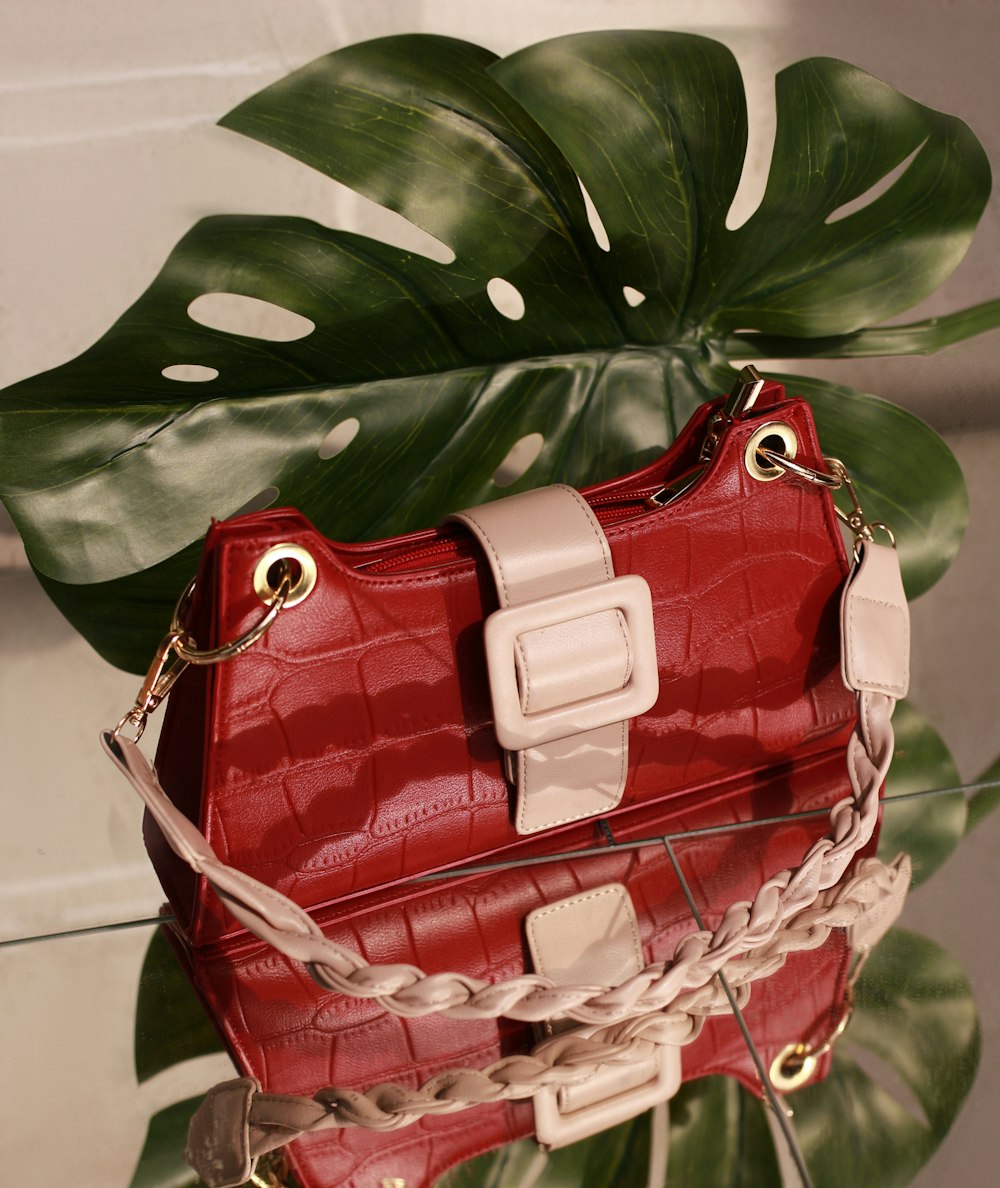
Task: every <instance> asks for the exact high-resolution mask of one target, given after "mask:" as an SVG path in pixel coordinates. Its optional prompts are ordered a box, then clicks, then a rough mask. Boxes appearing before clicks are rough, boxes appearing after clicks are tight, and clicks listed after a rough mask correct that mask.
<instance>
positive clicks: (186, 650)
mask: <svg viewBox="0 0 1000 1188" xmlns="http://www.w3.org/2000/svg"><path fill="white" fill-rule="evenodd" d="M194 588H195V579H194V578H192V579H191V581H190V582H189V583H188V585H187V589H185V591H184V593H183V594H182V595H181V596H180V598H179V599H178V601H177V606H176V607H175V609H174V617H173V622H172V623H171V625H170V630H171V633H172V634H173V633H176V635H177V638H176V640H175V641H174V643H173V650H174V652H175V653H176V654H177V655H178V656H180V658H181V659H182V660H186V661H187V663H188V664H218V663H219V662H220V661H222V660H231V659H232V658H233V657H234V656H238V655H239V654H240V653H241V652H245V651H246V650H247V648H251V647H253V645H254V644H255V643H256V642H257V640H259V639H260V638H261V636H262V635H264V633H265V632H266V631H267V629H268V628H269V627H270V626H271V624H272V623H273V622H274V620H275V619H276V618H277V617H278V614H279V612H280V611H281V610H283V609H284V607H285V606H287V604H288V595H289V593H290V592H291V589H292V573H291V569H290V568H289V567H288V566H287V565H286V566H285V570H284V572H283V574H282V578H281V581H280V582H279V584H278V589H277V591H275V592H273V594H272V598H273V601H272V602H271V605H270V606H269V607H268V610H267V613H266V614H265V615H264V616H263V617H262V618H261V619H260V620H259V622H257V623H255V624H254V625H253V627H251V628H250V630H249V631H245V632H244V633H243V634H242V635H241V636H240V637H239V638H238V639H234V640H232V641H231V642H230V643H225V644H221V645H220V646H219V647H217V648H199V647H198V644H197V642H196V641H195V639H194V637H193V636H192V635H190V634H189V633H188V631H187V628H186V627H185V626H184V624H183V621H182V620H183V616H184V611H185V610H186V609H187V606H188V603H189V602H190V601H191V595H192V594H193V593H194Z"/></svg>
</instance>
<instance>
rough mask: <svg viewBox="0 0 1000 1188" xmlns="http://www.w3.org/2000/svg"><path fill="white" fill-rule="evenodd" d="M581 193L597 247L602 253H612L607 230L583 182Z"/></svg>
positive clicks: (581, 183)
mask: <svg viewBox="0 0 1000 1188" xmlns="http://www.w3.org/2000/svg"><path fill="white" fill-rule="evenodd" d="M577 181H580V179H579V178H577ZM580 193H581V194H582V195H583V205H584V206H585V207H586V208H587V222H588V223H590V229H591V231H593V233H594V239H595V240H596V241H597V246H598V247H599V248H600V249H601V251H602V252H610V251H611V240H610V239H608V233H607V231H606V230H605V227H604V224H603V223H602V222H601V216H600V215H599V214H598V213H597V207H596V206H595V205H594V200H593V199H592V198H591V196H590V195H589V194H588V193H587V187H586V186H585V185H584V184H583V182H580Z"/></svg>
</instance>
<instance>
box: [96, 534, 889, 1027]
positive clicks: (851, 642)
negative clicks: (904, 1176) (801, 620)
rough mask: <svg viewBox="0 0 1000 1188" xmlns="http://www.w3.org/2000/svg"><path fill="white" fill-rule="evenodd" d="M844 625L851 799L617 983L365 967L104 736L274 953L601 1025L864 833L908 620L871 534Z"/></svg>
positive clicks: (659, 989) (882, 771) (827, 865)
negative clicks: (735, 897)
mask: <svg viewBox="0 0 1000 1188" xmlns="http://www.w3.org/2000/svg"><path fill="white" fill-rule="evenodd" d="M841 609H842V614H841V631H842V650H843V666H844V674H845V680H846V682H847V683H848V685H849V687H851V688H853V689H854V690H855V691H856V692H857V697H858V722H857V726H856V727H855V730H854V733H853V734H852V736H851V738H850V740H849V743H848V749H847V770H848V777H849V780H850V784H851V788H852V791H853V796H852V797H850V798H846V799H844V800H841V801H840V802H838V803H837V804H836V805H834V807H833V809H832V810H831V812H830V826H829V830H828V833H827V835H826V836H825V837H823V838H821V839H820V840H819V841H818V842H816V843H815V844H814V845H813V846H812V847H811V848H810V849H809V850H808V852H807V853H806V855H805V857H804V859H803V861H802V863H801V864H800V865H799V866H798V867H797V868H796V869H794V870H791V869H789V870H783V871H781V872H780V873H779V874H777V875H774V876H773V877H771V878H769V879H767V880H766V881H765V882H764V883H763V884H762V886H761V887H760V889H759V891H758V892H757V894H756V895H755V897H754V899H753V900H752V901H751V902H747V901H743V902H739V903H735V904H733V905H732V906H731V907H729V908H728V909H727V911H726V912H725V914H724V915H723V917H722V921H721V923H720V924H719V926H718V927H717V928H716V930H715V932H714V933H711V932H692V933H690V934H689V935H688V936H686V937H685V938H683V940H681V941H680V942H679V944H678V946H677V948H676V950H675V952H674V956H673V960H672V961H670V962H662V961H659V962H654V963H652V964H650V965H648V966H647V967H646V968H645V969H643V970H642V971H641V972H640V973H638V974H636V975H635V976H634V977H632V978H629V979H628V980H627V981H625V982H623V983H622V984H621V985H619V986H616V987H613V988H612V987H608V986H598V985H583V986H556V985H554V984H553V982H552V981H551V979H548V978H545V977H542V976H540V975H537V974H524V975H522V976H520V977H516V978H511V979H510V980H508V981H506V982H500V983H496V984H495V985H494V984H490V983H488V982H483V981H482V980H480V979H477V978H472V977H469V976H467V975H465V974H462V973H439V974H425V973H424V971H423V970H421V969H419V968H417V967H416V966H413V965H407V964H386V965H370V964H369V963H368V962H367V961H365V960H364V958H363V957H361V956H360V955H359V954H358V953H355V952H353V951H352V950H351V949H348V948H346V947H344V946H343V945H339V944H337V943H336V942H334V941H332V940H329V939H328V938H326V937H324V936H323V934H322V932H321V931H320V929H319V926H318V925H317V924H316V923H315V922H314V921H313V920H312V919H311V917H310V916H309V915H308V913H307V912H306V911H304V910H303V909H302V908H301V907H299V906H298V905H297V904H295V903H293V902H292V901H291V900H289V899H287V898H286V897H285V896H283V895H281V894H280V893H279V892H277V891H275V890H273V889H272V888H270V887H267V886H266V885H264V884H263V883H260V882H258V881H257V880H256V879H253V878H251V877H250V876H248V875H246V874H244V873H242V872H240V871H238V870H235V869H234V868H232V867H230V866H227V865H226V864H225V863H223V862H221V861H220V860H219V858H218V857H217V856H216V855H215V853H214V852H213V850H212V849H211V846H210V845H209V843H208V841H207V840H206V839H205V837H204V836H203V835H202V834H201V832H200V831H199V830H198V829H197V828H196V826H195V825H193V824H192V823H191V822H190V821H189V820H188V819H187V818H186V817H185V816H184V815H183V813H181V812H180V811H179V810H178V809H177V808H176V807H175V806H174V805H173V804H172V803H171V801H170V799H169V797H168V796H167V795H166V793H165V792H164V790H163V789H162V787H161V786H160V784H159V781H158V780H157V778H156V774H155V772H154V771H153V769H152V768H151V767H150V765H149V763H148V762H147V761H146V759H145V757H144V756H143V754H142V752H141V751H140V750H139V748H138V746H137V745H136V744H135V743H134V742H132V741H131V740H129V739H128V738H126V737H124V736H121V735H119V734H117V733H116V732H112V731H106V732H104V733H103V734H102V736H101V738H102V744H103V746H104V748H105V750H106V751H107V753H108V755H109V756H110V757H111V759H112V760H113V762H114V763H115V765H116V766H117V767H118V768H119V770H120V771H121V772H122V773H123V774H124V775H125V776H126V778H127V779H128V780H129V782H130V783H131V784H132V786H133V787H134V788H135V789H136V791H137V792H138V793H139V795H140V796H141V797H142V799H143V801H144V802H145V804H146V807H147V808H148V809H149V811H150V813H151V814H152V816H153V818H154V819H155V821H156V823H157V824H158V825H159V827H160V829H161V830H162V831H163V834H164V836H165V838H166V839H167V841H168V843H169V844H170V846H171V848H172V849H173V850H174V851H175V853H177V854H178V856H179V857H180V858H182V859H183V860H184V861H185V862H186V863H187V864H188V865H189V866H190V867H191V868H192V870H194V871H196V872H197V873H199V874H202V875H204V876H205V877H206V878H207V879H208V881H209V882H210V883H211V885H212V887H213V888H214V889H215V891H216V892H217V894H218V895H219V896H220V898H221V899H222V900H223V902H224V903H225V904H226V906H227V907H228V908H229V910H230V911H231V912H232V914H233V915H234V916H235V917H236V918H237V919H238V920H239V921H240V922H241V923H242V924H243V925H244V926H245V927H247V928H248V929H249V930H250V931H251V932H253V933H254V934H255V935H257V936H258V937H260V938H261V939H262V940H264V941H266V942H268V943H269V944H271V945H273V946H274V947H275V948H276V949H277V950H278V951H279V952H281V953H283V954H285V956H287V957H290V958H292V959H293V960H296V961H300V962H302V963H303V964H305V965H306V966H308V967H309V970H310V973H311V974H312V976H313V978H314V979H315V980H316V981H317V982H318V983H319V984H320V985H321V986H323V987H325V988H326V989H329V990H332V991H336V992H337V993H341V994H347V995H350V996H352V997H356V998H373V999H376V1000H377V1001H378V1002H379V1003H380V1004H381V1005H382V1006H383V1007H384V1008H385V1009H386V1010H388V1011H391V1012H392V1013H394V1014H396V1015H400V1016H403V1017H416V1016H420V1015H427V1014H433V1013H436V1012H440V1013H444V1014H447V1015H449V1016H451V1017H453V1018H465V1019H469V1018H496V1017H497V1016H500V1015H504V1016H507V1017H508V1018H511V1019H519V1020H522V1021H526V1022H540V1021H543V1020H545V1019H548V1018H551V1017H552V1016H554V1015H565V1016H567V1017H569V1018H571V1019H574V1020H576V1021H578V1022H581V1023H593V1024H608V1023H614V1022H618V1021H620V1020H622V1019H627V1018H629V1017H631V1016H634V1015H642V1014H647V1013H649V1012H653V1011H662V1010H663V1009H664V1008H665V1007H667V1006H668V1005H669V1004H670V1003H671V1002H673V1001H674V999H676V998H677V997H678V995H680V994H684V993H686V992H687V991H689V990H693V989H696V988H698V987H700V986H704V985H705V984H706V983H707V982H709V981H710V980H711V979H712V978H713V977H714V975H715V974H716V973H717V972H718V970H719V969H721V968H722V967H723V966H724V965H725V964H726V963H727V962H728V961H730V960H732V959H733V958H735V957H738V956H740V954H742V953H746V952H749V951H751V950H754V949H758V948H760V947H761V946H763V945H766V944H767V943H768V942H769V941H770V940H771V939H772V938H773V937H774V935H775V934H776V932H777V931H778V929H779V928H780V927H781V925H782V923H783V921H784V920H786V919H787V918H789V917H790V916H795V915H797V914H798V913H799V912H801V911H803V910H804V909H805V908H808V907H809V906H811V905H812V904H813V903H814V902H815V901H816V899H817V896H818V895H819V894H820V893H821V892H822V891H824V890H826V889H827V888H829V887H833V886H835V885H836V884H837V883H838V882H839V881H840V879H841V878H842V877H843V875H844V872H845V871H846V870H847V868H848V867H849V866H850V864H851V862H852V861H853V859H854V857H855V855H856V854H857V853H858V851H859V850H860V849H861V848H862V847H863V846H864V845H865V844H866V843H867V842H868V841H869V840H870V839H871V837H872V834H873V832H874V829H875V826H876V823H877V821H878V813H879V792H880V789H881V787H882V783H883V781H884V779H885V776H886V773H887V771H888V768H889V764H890V762H891V759H892V749H893V733H892V724H891V716H892V711H893V708H894V706H895V699H896V697H899V696H903V695H904V694H905V691H906V686H907V683H908V642H909V617H908V610H907V605H906V599H905V595H904V594H903V588H902V581H901V579H900V576H899V565H898V561H897V560H896V553H895V549H892V548H889V547H888V546H882V545H875V544H871V543H867V544H865V545H863V546H862V548H861V549H860V552H859V554H858V559H857V563H856V564H855V567H854V569H853V571H852V573H851V575H850V576H849V578H848V580H847V584H846V586H845V589H844V595H843V599H842V608H841Z"/></svg>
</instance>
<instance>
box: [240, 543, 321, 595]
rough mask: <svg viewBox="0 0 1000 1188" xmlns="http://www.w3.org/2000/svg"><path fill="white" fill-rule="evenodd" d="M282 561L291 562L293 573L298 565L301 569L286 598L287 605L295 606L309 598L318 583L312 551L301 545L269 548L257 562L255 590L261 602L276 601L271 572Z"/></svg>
mask: <svg viewBox="0 0 1000 1188" xmlns="http://www.w3.org/2000/svg"><path fill="white" fill-rule="evenodd" d="M281 561H287V562H289V563H290V564H291V566H292V572H293V574H294V572H295V569H296V567H297V568H298V571H299V572H298V577H296V578H295V580H294V582H293V583H292V588H291V590H290V591H289V593H288V597H287V598H286V599H285V606H286V607H288V606H295V605H297V604H298V603H300V602H302V601H303V599H305V598H308V597H309V595H310V594H311V593H312V590H313V586H315V585H316V562H315V561H314V560H313V556H312V553H309V552H307V551H306V550H305V549H304V548H303V547H302V546H301V545H297V544H287V543H286V544H277V545H274V546H273V547H272V548H270V549H268V550H267V552H266V553H265V554H264V555H263V557H261V559H260V560H259V561H258V562H257V567H256V569H254V571H253V588H254V592H255V593H256V595H257V597H258V598H259V599H260V600H261V602H263V603H265V604H267V605H270V604H271V603H272V602H273V601H274V596H275V594H276V593H277V591H276V589H275V587H274V586H272V585H271V580H270V577H269V574H270V572H271V570H272V569H274V567H275V565H277V564H278V563H279V562H281Z"/></svg>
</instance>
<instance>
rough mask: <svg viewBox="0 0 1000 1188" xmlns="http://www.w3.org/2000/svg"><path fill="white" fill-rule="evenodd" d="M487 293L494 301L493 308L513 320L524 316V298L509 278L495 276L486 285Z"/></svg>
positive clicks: (517, 320)
mask: <svg viewBox="0 0 1000 1188" xmlns="http://www.w3.org/2000/svg"><path fill="white" fill-rule="evenodd" d="M486 294H487V296H488V297H489V299H490V300H491V301H492V302H493V308H494V309H495V310H496V311H497V313H499V314H503V316H504V317H505V318H510V320H511V321H512V322H519V321H520V320H521V319H522V318H523V317H524V298H523V297H522V296H521V294H520V293H519V292H518V291H517V289H515V288H514V286H513V285H512V284H511V283H510V281H508V280H504V279H503V277H502V276H495V277H494V278H493V279H492V280H491V281H490V282H489V284H487V286H486Z"/></svg>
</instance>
